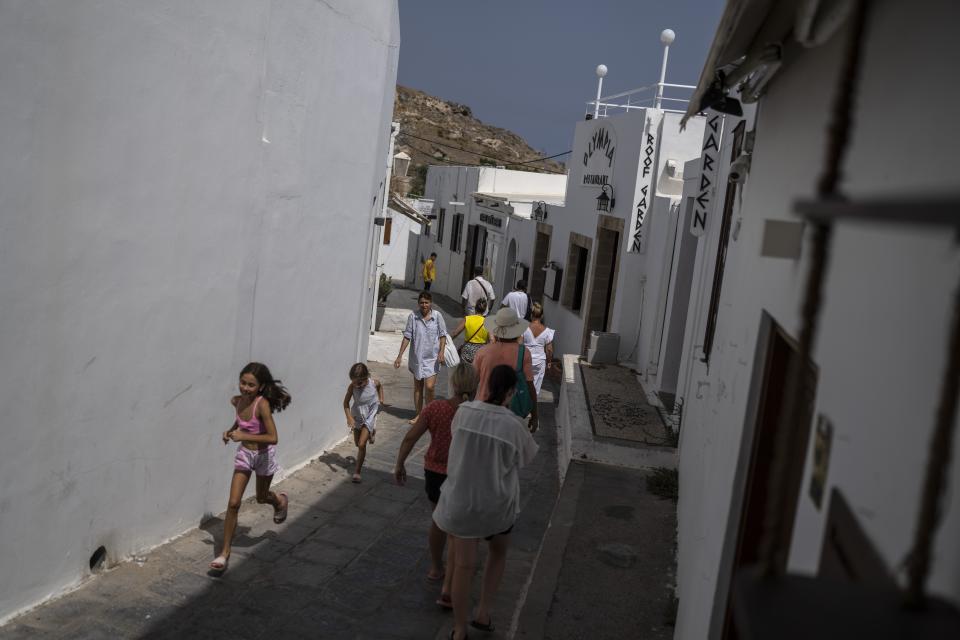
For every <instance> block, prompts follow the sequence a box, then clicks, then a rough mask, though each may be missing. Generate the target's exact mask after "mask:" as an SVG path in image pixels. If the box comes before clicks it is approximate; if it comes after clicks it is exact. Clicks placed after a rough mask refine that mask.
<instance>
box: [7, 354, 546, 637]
mask: <svg viewBox="0 0 960 640" xmlns="http://www.w3.org/2000/svg"><path fill="white" fill-rule="evenodd" d="M371 369H372V371H373V375H374V376H375V377H379V378H380V379H381V380H382V381H383V382H384V383H385V386H386V397H387V402H388V403H390V405H391V406H390V407H389V408H388V409H387V412H386V414H384V415H383V416H381V421H380V423H379V424H378V430H377V440H376V444H374V445H372V446H371V447H370V448H369V449H368V455H367V464H366V467H365V471H364V474H363V483H362V484H359V485H354V484H351V483H350V481H349V478H350V471H351V470H352V462H353V454H354V452H355V448H354V447H353V446H352V443H351V444H350V445H348V444H347V443H346V442H343V443H341V444H340V445H338V446H337V447H335V448H334V449H333V450H332V451H328V452H325V453H324V454H323V455H322V456H320V457H319V458H317V459H315V460H313V461H312V462H311V463H310V464H309V465H308V466H306V467H305V468H303V469H302V470H300V471H298V472H297V473H295V474H293V475H292V476H291V477H289V478H287V479H285V480H284V481H283V482H282V483H280V484H279V485H278V487H279V489H280V490H283V491H286V492H287V493H288V494H289V496H290V515H289V518H288V520H287V521H286V522H285V523H284V524H282V525H275V524H274V523H273V521H272V510H271V509H270V507H268V506H263V505H257V504H256V503H255V502H254V501H253V500H252V498H250V497H249V496H250V495H251V491H252V487H249V488H248V492H247V493H248V499H247V500H246V501H245V502H244V505H243V508H242V509H241V512H240V522H239V527H238V535H237V538H236V541H235V543H234V553H233V556H232V558H231V561H230V568H229V570H228V571H227V572H226V573H224V574H223V576H222V577H214V576H211V575H208V570H207V564H208V563H209V562H210V560H212V559H213V557H214V549H215V548H219V540H218V537H219V536H220V535H221V533H222V529H223V527H222V524H223V522H222V519H221V518H222V514H221V516H220V517H217V518H213V519H212V520H209V521H207V522H205V523H204V524H203V525H202V526H201V527H200V528H199V529H195V530H193V531H190V532H189V533H187V534H186V535H184V536H182V537H180V538H178V539H177V540H175V541H173V542H171V543H169V544H167V545H164V546H162V547H160V548H157V549H155V550H154V551H153V552H152V553H149V554H147V555H145V556H143V557H142V558H140V560H143V562H135V561H130V562H126V563H123V564H121V565H119V566H117V567H115V568H112V569H110V570H109V571H106V572H105V573H103V574H102V575H99V576H97V577H95V578H94V579H92V580H90V581H89V582H88V583H87V584H86V585H84V586H83V587H82V588H80V589H78V590H76V591H75V592H73V593H71V594H69V595H67V596H65V597H63V598H60V599H58V600H55V601H52V602H50V603H48V604H46V605H43V606H41V607H39V608H37V609H34V610H33V611H31V612H29V613H27V614H24V615H22V616H20V617H18V618H15V619H14V620H12V621H11V622H9V623H8V624H7V625H5V626H4V627H2V628H0V639H3V640H9V639H13V638H34V637H45V638H46V637H49V638H75V639H76V638H245V639H254V638H356V639H358V640H359V639H363V638H387V639H389V638H439V637H445V635H446V634H447V633H449V629H450V625H451V623H452V615H451V614H450V613H449V612H447V611H444V610H441V609H440V608H439V607H437V606H436V605H435V604H434V600H435V599H436V597H437V595H438V593H439V585H436V584H432V583H428V582H427V581H426V578H425V576H426V573H427V564H428V560H427V527H428V524H429V522H430V503H429V502H428V501H427V499H426V496H425V495H424V491H423V480H422V476H423V469H422V458H423V451H424V450H425V448H426V446H427V445H428V444H429V437H428V436H426V437H424V439H423V440H422V441H421V442H420V444H419V445H418V448H417V450H416V451H415V452H414V454H412V455H411V457H410V460H409V461H408V464H407V469H408V472H409V473H410V475H412V476H416V477H414V478H411V480H410V481H409V482H408V484H407V486H406V487H399V486H396V485H395V484H394V483H393V481H392V469H393V463H394V460H395V456H396V452H397V448H398V446H399V442H400V440H401V439H402V437H403V434H404V433H405V431H406V427H407V425H406V421H407V419H409V418H410V417H411V416H412V413H413V412H412V409H411V407H412V393H411V390H412V382H411V380H410V375H409V373H408V372H407V371H406V370H405V369H401V370H399V371H396V370H394V369H393V367H392V366H389V365H385V364H377V363H371ZM544 395H545V398H544V400H545V402H544V403H542V404H541V405H540V407H541V416H542V425H543V428H541V430H540V432H539V433H538V434H537V441H538V443H539V444H540V447H541V448H540V453H539V454H538V456H537V458H536V460H535V461H534V463H533V464H532V465H531V466H530V467H528V468H527V469H525V470H524V472H523V475H522V485H521V492H522V497H523V513H522V514H521V516H520V520H519V521H518V524H517V526H516V528H515V530H514V534H513V539H512V541H511V550H510V553H509V556H508V562H507V571H506V575H505V576H504V580H503V587H502V589H501V592H500V597H499V601H498V604H497V607H496V610H495V614H494V621H495V623H496V626H497V629H498V632H497V633H495V634H485V636H486V637H488V638H498V637H506V636H505V632H506V631H507V630H508V629H509V628H510V626H511V622H512V618H513V615H514V611H515V609H516V604H517V603H518V601H519V598H520V597H521V594H522V593H523V592H524V590H525V589H526V585H527V581H528V578H529V576H530V573H531V570H532V567H533V562H534V559H535V556H536V554H537V551H538V549H539V546H540V542H541V539H542V537H543V534H544V531H545V530H546V527H547V523H548V520H549V517H550V513H551V510H552V508H553V506H554V503H555V500H556V496H557V473H556V434H555V428H554V422H555V421H554V414H553V407H552V405H550V404H549V401H548V399H549V398H552V397H553V396H552V394H544ZM279 427H280V433H281V445H280V452H281V453H282V450H283V449H282V447H283V445H282V437H283V432H282V429H283V422H282V419H281V420H280V422H279ZM345 431H346V430H345ZM224 502H226V496H224ZM475 594H477V595H478V594H479V583H478V584H477V586H476V587H475Z"/></svg>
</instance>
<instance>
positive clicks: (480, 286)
mask: <svg viewBox="0 0 960 640" xmlns="http://www.w3.org/2000/svg"><path fill="white" fill-rule="evenodd" d="M461 297H462V298H463V314H464V315H467V316H470V315H473V314H475V313H477V301H478V300H486V302H487V310H486V311H485V312H484V313H482V314H480V315H483V316H485V315H487V314H488V313H490V310H491V309H492V307H493V301H494V297H495V295H494V291H493V285H492V284H490V282H489V281H487V279H486V278H484V277H483V267H480V266H477V267H474V268H473V278H471V279H470V280H469V281H468V282H467V284H465V285H464V286H463V294H462V295H461Z"/></svg>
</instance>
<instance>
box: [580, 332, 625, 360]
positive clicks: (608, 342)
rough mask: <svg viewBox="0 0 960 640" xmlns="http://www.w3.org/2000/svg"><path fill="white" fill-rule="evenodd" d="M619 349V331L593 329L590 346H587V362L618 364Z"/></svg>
mask: <svg viewBox="0 0 960 640" xmlns="http://www.w3.org/2000/svg"><path fill="white" fill-rule="evenodd" d="M619 350H620V334H619V333H606V332H604V331H591V332H590V346H589V347H587V362H589V363H590V364H617V352H618V351H619Z"/></svg>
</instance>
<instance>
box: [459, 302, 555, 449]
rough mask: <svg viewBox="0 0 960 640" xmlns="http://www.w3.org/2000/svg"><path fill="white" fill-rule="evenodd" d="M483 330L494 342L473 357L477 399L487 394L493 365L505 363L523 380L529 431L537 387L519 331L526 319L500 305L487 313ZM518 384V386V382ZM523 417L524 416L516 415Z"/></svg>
mask: <svg viewBox="0 0 960 640" xmlns="http://www.w3.org/2000/svg"><path fill="white" fill-rule="evenodd" d="M483 325H484V327H485V328H486V330H487V332H488V333H489V334H490V335H491V336H493V339H494V342H492V343H490V344H488V345H487V346H485V347H483V348H482V349H480V351H478V352H477V355H476V356H475V357H474V360H473V366H474V367H475V368H476V370H477V375H478V376H479V378H480V384H479V386H478V387H477V400H480V401H485V400H486V399H487V396H488V395H489V392H488V388H487V385H488V384H489V381H490V372H491V371H493V369H494V367H496V366H498V365H501V364H505V365H509V366H510V367H512V368H513V369H514V370H515V371H516V372H517V376H518V377H519V379H520V382H525V383H526V391H527V395H528V397H529V399H530V405H531V406H530V421H529V423H528V425H527V426H528V428H529V429H530V431H531V432H534V431H536V430H537V428H538V426H539V420H538V413H537V390H536V387H534V385H533V360H532V359H531V357H530V352H529V351H527V350H526V349H525V348H524V346H523V341H522V339H521V338H522V336H523V332H524V331H526V330H527V327H528V326H529V325H530V323H529V322H527V321H526V320H523V319H522V318H520V317H518V316H517V312H516V311H514V310H513V309H511V308H510V307H503V308H501V309H500V310H499V311H497V314H496V315H494V316H487V318H486V319H485V320H484V322H483ZM518 386H519V385H518ZM520 417H521V418H525V417H526V415H522V416H520Z"/></svg>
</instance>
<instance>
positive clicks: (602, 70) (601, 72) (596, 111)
mask: <svg viewBox="0 0 960 640" xmlns="http://www.w3.org/2000/svg"><path fill="white" fill-rule="evenodd" d="M605 75H607V65H605V64H598V65H597V101H596V102H595V103H594V106H593V117H594V118H599V117H600V91H601V90H602V89H603V76H605Z"/></svg>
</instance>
